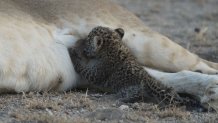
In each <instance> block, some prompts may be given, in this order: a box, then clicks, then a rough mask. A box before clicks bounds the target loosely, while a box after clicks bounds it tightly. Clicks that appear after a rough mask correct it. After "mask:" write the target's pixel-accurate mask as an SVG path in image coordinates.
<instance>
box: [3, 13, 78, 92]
mask: <svg viewBox="0 0 218 123" xmlns="http://www.w3.org/2000/svg"><path fill="white" fill-rule="evenodd" d="M0 23H1V27H0V92H4V91H16V92H22V91H24V92H26V91H34V90H35V91H41V90H50V89H57V90H61V91H62V90H68V89H70V88H72V87H73V86H74V85H75V83H76V81H77V74H76V73H75V71H74V68H73V65H72V63H71V60H70V57H69V54H68V51H67V48H66V46H65V45H63V44H62V43H61V42H59V41H58V40H55V38H54V36H53V31H54V30H55V27H52V26H49V25H43V24H38V23H36V22H34V21H32V20H31V19H29V21H26V22H25V21H22V20H21V21H19V19H16V20H15V19H14V18H6V17H5V18H4V19H0Z"/></svg>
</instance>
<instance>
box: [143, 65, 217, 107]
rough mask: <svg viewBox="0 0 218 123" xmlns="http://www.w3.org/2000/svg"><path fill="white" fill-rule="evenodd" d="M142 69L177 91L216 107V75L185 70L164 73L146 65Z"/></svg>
mask: <svg viewBox="0 0 218 123" xmlns="http://www.w3.org/2000/svg"><path fill="white" fill-rule="evenodd" d="M144 69H145V70H146V71H147V72H148V73H149V74H150V75H151V76H153V77H154V78H156V79H158V80H160V81H161V82H163V83H164V84H166V85H167V86H171V87H173V88H174V89H175V90H176V91H177V92H179V93H187V94H190V95H193V96H195V97H196V98H197V99H199V100H200V101H201V102H202V103H203V104H206V105H210V106H212V107H213V108H215V109H218V76H217V75H206V74H201V73H196V72H191V71H186V70H184V71H181V72H178V73H166V72H160V71H157V70H153V69H149V68H146V67H144Z"/></svg>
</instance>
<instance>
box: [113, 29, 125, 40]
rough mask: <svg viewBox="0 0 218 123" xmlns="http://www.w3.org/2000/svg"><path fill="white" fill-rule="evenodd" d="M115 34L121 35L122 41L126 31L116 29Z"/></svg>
mask: <svg viewBox="0 0 218 123" xmlns="http://www.w3.org/2000/svg"><path fill="white" fill-rule="evenodd" d="M115 32H117V33H118V34H119V35H120V38H121V39H122V38H123V36H124V33H125V32H124V30H123V29H122V28H117V29H115Z"/></svg>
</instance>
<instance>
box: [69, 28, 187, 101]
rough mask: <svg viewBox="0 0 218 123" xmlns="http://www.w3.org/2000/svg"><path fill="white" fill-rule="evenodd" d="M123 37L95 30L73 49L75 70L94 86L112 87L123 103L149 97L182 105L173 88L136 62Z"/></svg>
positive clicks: (119, 30) (104, 29)
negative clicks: (123, 41)
mask: <svg viewBox="0 0 218 123" xmlns="http://www.w3.org/2000/svg"><path fill="white" fill-rule="evenodd" d="M120 32H123V33H120ZM123 34H124V31H122V29H116V30H112V29H110V28H106V27H100V26H99V27H96V28H94V29H93V30H92V31H91V32H90V33H89V35H88V37H87V38H85V39H83V40H81V41H79V42H80V43H79V44H77V47H76V48H74V49H71V50H70V55H71V60H72V62H73V63H74V66H75V70H76V71H77V72H78V73H79V74H80V75H81V76H82V77H84V78H85V79H87V80H88V81H89V82H90V83H91V84H94V85H96V86H99V87H102V88H110V90H112V91H113V92H114V93H117V95H118V96H119V97H120V98H121V100H123V101H131V102H132V101H136V100H138V99H143V98H144V97H145V94H148V95H149V96H150V97H151V98H153V99H156V101H158V102H161V103H162V104H182V103H183V99H182V98H181V97H180V96H179V95H178V94H177V93H176V92H175V91H174V90H173V89H172V88H168V87H166V86H165V85H163V84H161V83H160V82H159V81H157V80H155V79H154V78H153V77H151V76H150V75H149V74H148V73H147V72H146V71H144V69H143V67H142V66H141V65H140V64H139V63H138V62H136V60H135V57H134V56H133V55H132V54H131V53H130V51H129V49H128V48H127V47H126V46H125V45H124V44H123V43H122V41H121V40H122V37H123ZM98 44H99V45H98ZM85 59H86V60H85Z"/></svg>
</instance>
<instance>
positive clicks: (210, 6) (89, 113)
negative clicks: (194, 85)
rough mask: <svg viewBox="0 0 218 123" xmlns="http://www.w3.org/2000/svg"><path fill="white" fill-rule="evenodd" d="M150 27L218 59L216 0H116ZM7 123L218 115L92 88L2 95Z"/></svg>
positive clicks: (173, 121) (185, 120) (121, 122)
mask: <svg viewBox="0 0 218 123" xmlns="http://www.w3.org/2000/svg"><path fill="white" fill-rule="evenodd" d="M114 1H116V3H118V4H120V5H122V6H124V7H126V8H127V9H129V10H130V11H132V12H134V13H135V14H136V15H137V16H138V17H139V18H141V19H142V20H143V21H144V23H145V25H147V26H148V27H150V28H151V29H153V30H155V31H158V32H160V33H162V34H164V35H166V36H168V37H169V38H170V39H172V40H173V41H175V42H177V43H179V44H180V45H182V46H183V47H185V48H187V49H189V50H190V51H192V52H194V53H196V54H198V55H200V56H201V57H203V58H206V59H209V60H211V61H216V62H218V55H217V54H218V48H216V47H218V30H217V28H218V7H217V6H218V1H217V0H114ZM0 109H1V110H0V122H4V123H6V122H7V123H37V122H40V123H46V122H48V123H68V122H69V123H72V122H75V123H88V122H94V123H96V122H99V123H102V122H103V123H113V122H114V123H132V122H137V123H144V122H148V123H156V122H160V123H180V122H181V123H189V122H193V123H216V122H218V114H216V113H211V112H210V113H207V112H204V113H198V112H196V111H192V112H190V111H186V110H185V109H184V108H183V107H180V108H170V109H166V110H159V109H158V108H157V106H156V105H153V104H148V103H142V102H138V103H126V104H125V103H121V102H119V101H117V100H116V98H115V97H114V96H113V95H109V94H102V93H96V92H93V90H83V91H82V90H72V92H66V93H37V92H31V93H27V94H5V95H0Z"/></svg>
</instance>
